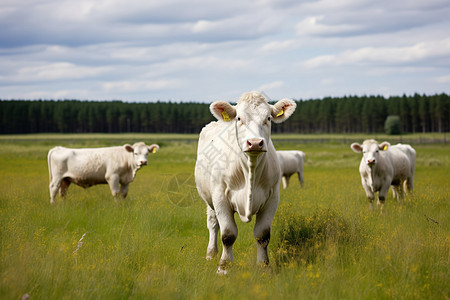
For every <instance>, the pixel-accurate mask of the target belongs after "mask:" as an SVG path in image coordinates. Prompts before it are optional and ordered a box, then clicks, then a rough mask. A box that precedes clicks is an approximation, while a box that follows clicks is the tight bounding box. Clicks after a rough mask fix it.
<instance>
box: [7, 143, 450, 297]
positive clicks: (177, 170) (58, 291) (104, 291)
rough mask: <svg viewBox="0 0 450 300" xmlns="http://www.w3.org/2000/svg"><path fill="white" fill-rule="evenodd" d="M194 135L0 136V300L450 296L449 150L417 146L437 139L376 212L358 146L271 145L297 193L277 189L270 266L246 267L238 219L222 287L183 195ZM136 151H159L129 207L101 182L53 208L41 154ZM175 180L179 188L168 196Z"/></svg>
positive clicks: (249, 242)
mask: <svg viewBox="0 0 450 300" xmlns="http://www.w3.org/2000/svg"><path fill="white" fill-rule="evenodd" d="M196 137H197V136H196V135H192V136H182V135H176V136H174V135H26V136H0V174H1V175H0V186H1V187H2V191H1V193H0V228H1V231H0V237H1V248H0V252H1V256H0V298H1V299H19V298H21V297H22V295H24V294H26V293H27V294H29V295H30V296H31V299H49V298H53V299H74V298H80V299H124V298H131V299H149V298H150V299H151V298H157V299H159V298H162V299H167V298H181V299H210V298H212V299H230V298H231V299H232V298H236V299H252V298H262V299H273V298H275V297H276V298H285V299H299V298H300V299H448V298H449V297H450V288H449V285H448V282H449V281H450V280H449V279H450V278H449V271H448V270H449V264H450V235H449V233H450V230H449V229H450V228H449V223H448V220H450V213H449V206H448V203H449V200H450V194H449V180H448V174H449V172H450V162H449V154H450V146H449V145H448V144H444V143H436V144H434V143H426V144H420V141H422V142H423V141H429V140H431V139H436V137H433V138H430V139H428V136H423V135H422V136H414V138H413V141H416V144H414V143H412V144H413V146H414V147H415V149H416V150H417V167H416V176H415V185H414V189H415V190H414V194H413V195H412V196H409V197H407V198H406V199H405V201H404V202H403V203H402V204H397V203H396V201H395V200H394V199H393V198H392V194H391V193H389V196H388V199H387V201H386V207H385V214H384V215H380V214H379V213H378V212H377V211H375V212H370V211H369V210H368V200H367V199H366V198H365V194H364V192H363V189H362V186H361V183H360V178H359V173H358V165H359V161H360V158H361V157H360V156H359V155H358V154H356V153H353V152H352V151H351V150H350V147H349V145H350V143H351V142H353V141H359V142H361V141H362V139H363V137H362V136H358V137H356V136H355V139H354V140H352V138H353V137H352V136H343V135H340V136H334V137H333V136H331V139H330V137H327V139H329V140H328V141H324V140H323V139H321V138H320V137H321V136H307V138H306V137H305V136H298V135H290V136H289V137H284V136H274V144H275V146H276V147H277V148H278V149H300V150H303V151H304V152H305V153H306V164H305V172H304V173H305V188H303V189H302V188H300V184H299V182H298V180H297V179H296V178H295V177H294V178H292V179H291V183H290V186H289V188H288V189H286V190H281V194H280V196H281V198H280V199H281V200H280V206H279V209H278V211H277V214H276V216H275V220H274V223H273V232H272V239H271V242H270V244H269V252H270V253H269V257H270V260H271V263H270V267H269V268H267V269H264V268H262V267H259V266H257V265H256V247H255V242H254V239H253V225H254V221H253V222H252V223H251V224H244V223H242V222H240V221H239V220H237V224H238V228H239V234H238V238H237V240H236V243H235V245H234V247H233V248H234V258H235V262H234V264H233V266H232V270H231V272H230V274H229V275H227V276H218V275H216V274H215V272H216V270H217V264H218V258H217V259H216V260H213V261H206V260H205V255H206V246H207V243H208V231H207V229H206V214H205V210H206V209H205V204H204V203H203V202H202V201H201V199H200V198H199V196H198V195H197V194H196V191H195V188H194V189H193V188H192V187H191V186H192V184H193V178H192V177H190V176H191V175H192V174H193V169H194V164H195V158H196V153H195V152H196V143H195V139H196ZM322 137H323V136H322ZM438 138H439V137H438ZM306 139H308V141H307V142H305V140H306ZM314 139H316V141H314ZM377 139H378V140H390V139H389V138H384V137H377ZM137 140H144V141H146V142H147V143H154V142H158V143H160V144H161V146H162V147H161V149H160V151H159V152H158V153H157V154H155V155H154V156H151V157H150V159H149V165H148V166H147V167H144V168H143V169H142V170H140V171H139V172H138V174H137V177H136V179H135V181H134V182H133V183H132V184H131V185H130V190H129V196H128V198H127V200H126V201H123V202H121V201H119V202H115V201H114V200H113V198H112V196H111V195H110V192H109V188H108V187H107V186H106V185H101V186H95V187H92V188H89V189H86V190H84V189H82V188H79V187H77V186H71V187H70V189H69V192H68V196H67V197H66V199H65V200H61V199H60V198H58V199H57V203H56V204H55V205H50V203H49V202H50V201H49V200H50V199H49V193H48V171H47V162H46V154H47V151H48V150H49V149H50V148H51V147H53V146H56V145H64V146H70V147H100V146H111V145H120V144H125V143H132V142H135V141H137ZM395 142H396V141H395ZM176 178H178V179H179V180H186V181H187V183H188V185H187V186H185V187H184V189H183V190H177V189H176V186H175V185H174V182H175V179H176ZM434 221H436V222H438V224H437V223H435V222H434ZM83 235H84V238H83V239H82V240H81V243H79V241H80V239H81V238H82V236H83Z"/></svg>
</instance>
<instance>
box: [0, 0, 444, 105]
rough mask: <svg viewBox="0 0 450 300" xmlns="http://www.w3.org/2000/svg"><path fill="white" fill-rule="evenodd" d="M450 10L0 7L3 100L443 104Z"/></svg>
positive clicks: (354, 3) (207, 1)
mask: <svg viewBox="0 0 450 300" xmlns="http://www.w3.org/2000/svg"><path fill="white" fill-rule="evenodd" d="M449 16H450V2H449V1H448V0H426V1H424V0H402V1H400V0H377V1H373V0H318V1H314V0H278V1H276V0H255V1H242V0H227V1H211V0H190V1H184V0H95V1H94V0H91V1H88V0H2V1H0V99H30V100H33V99H79V100H113V99H116V100H123V101H133V102H141V101H146V102H148V101H157V100H161V101H169V100H171V101H197V102H210V101H215V100H227V101H235V100H237V98H238V97H239V96H240V95H241V94H242V93H243V92H246V91H251V90H260V91H264V92H265V93H266V94H267V95H268V96H269V97H270V98H272V99H274V100H275V99H280V98H285V97H288V98H294V99H311V98H323V97H327V96H336V97H339V96H344V95H384V96H391V95H394V96H395V95H402V94H404V93H405V94H407V95H411V94H414V93H416V92H417V93H420V94H422V93H424V94H435V93H443V92H444V93H450V17H449Z"/></svg>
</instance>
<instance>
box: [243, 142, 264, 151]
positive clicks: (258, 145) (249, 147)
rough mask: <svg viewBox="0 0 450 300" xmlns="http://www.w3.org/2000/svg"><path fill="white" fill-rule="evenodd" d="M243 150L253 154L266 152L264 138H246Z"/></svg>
mask: <svg viewBox="0 0 450 300" xmlns="http://www.w3.org/2000/svg"><path fill="white" fill-rule="evenodd" d="M244 152H248V153H254V154H259V153H262V152H267V150H266V147H265V142H264V139H248V140H247V142H246V143H245V148H244Z"/></svg>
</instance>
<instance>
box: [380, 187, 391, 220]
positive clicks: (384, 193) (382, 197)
mask: <svg viewBox="0 0 450 300" xmlns="http://www.w3.org/2000/svg"><path fill="white" fill-rule="evenodd" d="M388 190H389V185H386V187H384V186H383V187H381V190H380V192H379V193H378V202H377V205H379V206H380V213H381V214H383V209H384V203H385V201H386V196H387V193H388Z"/></svg>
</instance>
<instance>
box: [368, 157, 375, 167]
mask: <svg viewBox="0 0 450 300" xmlns="http://www.w3.org/2000/svg"><path fill="white" fill-rule="evenodd" d="M367 164H368V165H369V166H373V165H375V159H373V158H372V159H368V160H367Z"/></svg>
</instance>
